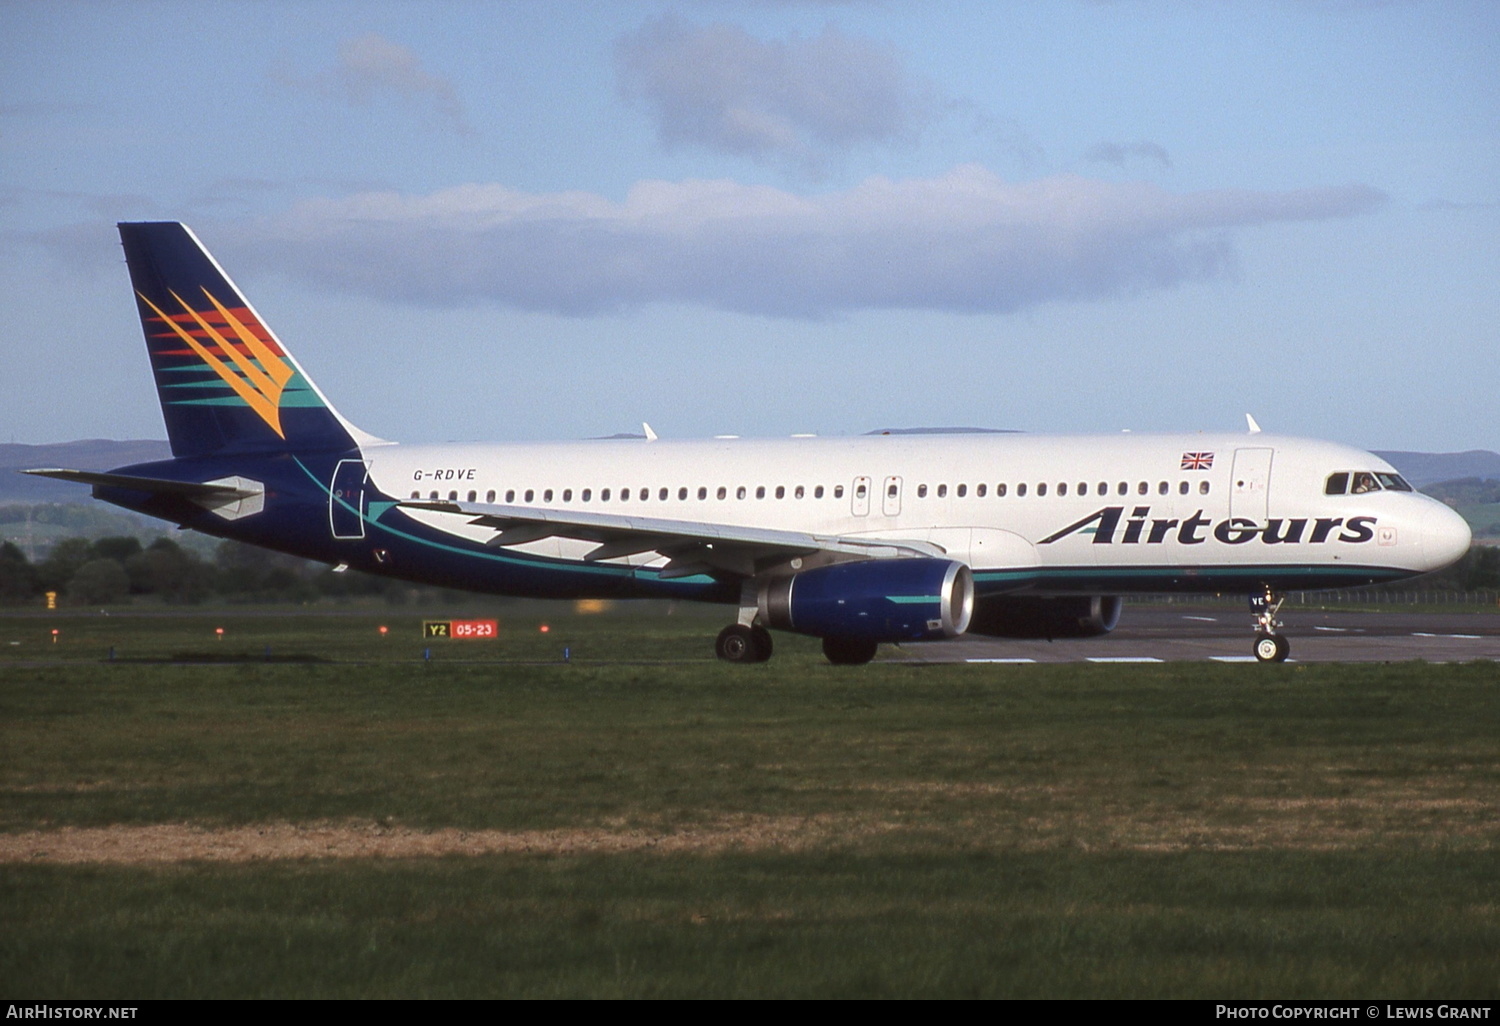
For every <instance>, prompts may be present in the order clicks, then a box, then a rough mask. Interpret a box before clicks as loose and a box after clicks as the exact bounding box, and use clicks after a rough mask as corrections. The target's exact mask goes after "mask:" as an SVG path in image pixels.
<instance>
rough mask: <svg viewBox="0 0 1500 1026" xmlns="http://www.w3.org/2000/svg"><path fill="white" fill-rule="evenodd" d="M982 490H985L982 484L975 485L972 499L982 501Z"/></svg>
mask: <svg viewBox="0 0 1500 1026" xmlns="http://www.w3.org/2000/svg"><path fill="white" fill-rule="evenodd" d="M984 489H985V486H984V485H982V484H981V485H975V486H974V497H975V498H976V499H982V498H984Z"/></svg>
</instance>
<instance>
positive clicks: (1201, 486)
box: [1198, 481, 1208, 495]
mask: <svg viewBox="0 0 1500 1026" xmlns="http://www.w3.org/2000/svg"><path fill="white" fill-rule="evenodd" d="M1198 494H1199V495H1207V494H1208V482H1207V481H1199V482H1198Z"/></svg>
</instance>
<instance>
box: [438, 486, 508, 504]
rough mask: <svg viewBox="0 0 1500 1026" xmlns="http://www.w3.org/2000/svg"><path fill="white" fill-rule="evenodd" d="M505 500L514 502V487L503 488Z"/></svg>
mask: <svg viewBox="0 0 1500 1026" xmlns="http://www.w3.org/2000/svg"><path fill="white" fill-rule="evenodd" d="M433 498H434V499H436V498H437V496H436V495H434V496H433ZM505 501H506V502H515V501H516V490H515V489H514V488H507V489H506V490H505Z"/></svg>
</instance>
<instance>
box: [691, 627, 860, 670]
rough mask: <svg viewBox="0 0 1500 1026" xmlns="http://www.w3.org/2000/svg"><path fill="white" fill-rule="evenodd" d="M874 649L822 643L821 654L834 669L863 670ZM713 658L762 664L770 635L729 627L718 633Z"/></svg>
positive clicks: (850, 642)
mask: <svg viewBox="0 0 1500 1026" xmlns="http://www.w3.org/2000/svg"><path fill="white" fill-rule="evenodd" d="M878 647H879V646H878V645H877V644H876V643H875V642H873V641H868V640H866V639H864V638H824V639H823V654H824V655H825V656H827V657H828V661H829V662H830V663H832V664H833V665H835V666H863V665H864V664H865V663H868V662H869V661H870V660H871V659H874V658H875V650H876V649H877V648H878ZM714 654H715V655H716V656H718V657H719V658H720V659H722V660H724V661H725V662H726V663H763V662H765V661H766V660H767V659H769V658H771V632H770V631H768V630H766V629H765V628H764V627H762V626H760V625H759V624H756V625H754V626H750V627H746V626H745V625H744V624H742V623H732V624H730V625H729V626H728V627H725V628H724V629H723V630H722V631H720V632H719V637H718V640H717V641H715V642H714Z"/></svg>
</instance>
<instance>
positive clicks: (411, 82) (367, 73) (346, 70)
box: [275, 32, 471, 135]
mask: <svg viewBox="0 0 1500 1026" xmlns="http://www.w3.org/2000/svg"><path fill="white" fill-rule="evenodd" d="M275 77H277V78H278V79H280V80H281V81H282V82H284V83H286V84H288V85H294V86H301V87H308V88H312V89H316V90H317V91H319V92H322V93H325V94H327V95H333V96H339V97H341V98H342V99H344V100H345V101H347V102H348V103H349V104H351V105H353V106H358V107H368V106H370V105H371V104H372V103H373V102H374V101H375V98H376V97H377V96H379V95H381V94H388V95H391V96H395V97H397V98H399V99H401V100H403V101H405V102H407V103H412V104H415V105H417V106H419V107H425V108H429V109H431V110H432V111H433V112H434V113H436V114H437V115H438V118H439V120H440V121H441V122H442V123H443V124H444V125H445V126H446V127H448V128H451V129H453V130H454V131H456V132H459V133H460V134H463V135H467V134H469V132H470V131H471V129H470V128H469V122H468V118H467V117H466V116H465V114H464V107H463V104H462V103H461V102H460V101H459V99H458V93H457V92H456V91H455V90H454V88H453V85H452V83H450V82H449V81H448V80H447V79H445V78H442V77H440V76H437V75H433V74H430V73H429V72H427V71H426V70H425V69H424V68H423V67H422V61H421V59H420V58H418V57H417V55H416V54H415V53H413V52H412V51H411V50H410V49H409V48H407V47H405V46H402V45H401V44H399V43H393V42H391V41H390V40H389V39H386V38H385V37H384V36H381V35H379V34H378V33H375V32H367V33H365V34H364V35H362V36H356V37H354V38H352V39H346V40H344V42H342V43H340V44H339V55H338V60H337V62H335V64H334V66H333V67H332V68H330V69H328V70H326V71H322V72H319V73H318V74H316V75H313V76H311V77H302V76H299V75H297V74H295V73H292V72H289V71H285V70H283V71H279V72H277V73H276V76H275Z"/></svg>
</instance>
